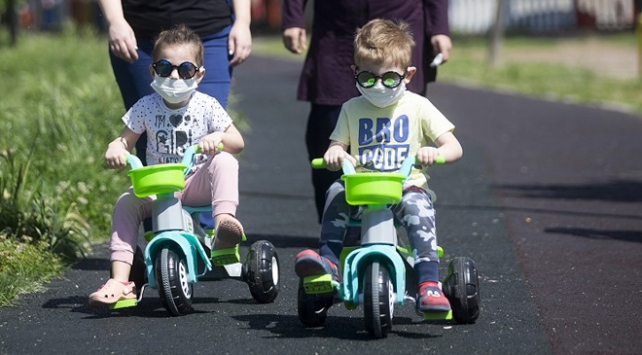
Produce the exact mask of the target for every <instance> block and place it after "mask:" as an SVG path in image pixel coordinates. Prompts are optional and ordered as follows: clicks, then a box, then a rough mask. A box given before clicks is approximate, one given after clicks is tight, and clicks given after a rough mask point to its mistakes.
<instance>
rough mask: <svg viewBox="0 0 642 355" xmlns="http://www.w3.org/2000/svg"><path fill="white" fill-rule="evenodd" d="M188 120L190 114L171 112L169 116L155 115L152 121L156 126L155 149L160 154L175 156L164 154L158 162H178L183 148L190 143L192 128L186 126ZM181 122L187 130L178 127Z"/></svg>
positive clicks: (183, 150)
mask: <svg viewBox="0 0 642 355" xmlns="http://www.w3.org/2000/svg"><path fill="white" fill-rule="evenodd" d="M190 121H191V116H190V115H186V116H182V115H178V114H172V115H170V116H169V117H167V116H165V115H156V120H155V122H154V124H155V126H156V127H157V128H158V129H156V151H157V152H158V153H160V154H167V155H175V156H176V157H169V156H165V157H164V158H163V159H162V161H160V162H159V163H178V162H180V160H181V159H182V158H181V157H182V156H183V154H184V153H185V150H186V149H187V148H188V147H190V146H191V145H192V130H191V129H189V128H188V127H189V124H190ZM183 123H184V124H183ZM181 124H182V126H184V128H187V130H180V129H178V128H179V127H180V126H181Z"/></svg>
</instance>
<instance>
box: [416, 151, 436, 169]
mask: <svg viewBox="0 0 642 355" xmlns="http://www.w3.org/2000/svg"><path fill="white" fill-rule="evenodd" d="M439 155H440V154H439V150H438V149H437V148H435V147H422V148H420V149H419V151H418V152H417V159H418V160H419V163H421V165H423V166H431V165H433V164H434V163H435V161H437V157H438V156H439Z"/></svg>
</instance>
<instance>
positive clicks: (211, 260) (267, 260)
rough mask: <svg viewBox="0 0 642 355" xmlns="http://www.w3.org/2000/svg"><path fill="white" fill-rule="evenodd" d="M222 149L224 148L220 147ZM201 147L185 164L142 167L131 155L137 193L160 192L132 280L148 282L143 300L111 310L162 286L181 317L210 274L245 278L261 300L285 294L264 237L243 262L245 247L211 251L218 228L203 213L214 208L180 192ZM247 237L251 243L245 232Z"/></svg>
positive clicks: (274, 254) (272, 251)
mask: <svg viewBox="0 0 642 355" xmlns="http://www.w3.org/2000/svg"><path fill="white" fill-rule="evenodd" d="M219 149H222V147H220V148H219ZM198 151H199V149H198V145H195V146H192V147H190V148H188V149H187V150H186V152H185V154H184V156H183V159H182V162H181V163H180V164H158V165H153V166H142V164H141V162H140V160H139V159H138V158H137V157H136V156H135V155H131V154H130V155H128V156H127V162H128V163H129V165H130V166H131V168H132V170H130V172H129V176H130V177H131V180H132V186H133V188H134V194H135V195H136V196H138V197H146V196H151V195H156V199H155V200H154V201H153V202H152V230H151V231H150V232H147V233H146V234H145V239H146V240H147V241H148V243H147V246H146V247H145V251H144V253H143V252H142V250H141V248H140V247H138V248H137V250H136V254H135V256H134V263H133V265H132V271H131V274H130V281H134V282H135V284H136V285H137V286H138V285H143V286H142V287H139V289H140V291H139V294H138V299H137V300H126V301H119V302H117V303H115V304H113V305H111V306H110V309H120V308H126V307H133V306H136V305H137V304H138V303H139V302H140V301H141V299H142V297H143V292H144V290H145V288H146V287H151V288H153V289H157V290H158V294H159V296H160V299H161V302H162V303H163V306H164V307H165V309H167V311H169V312H170V313H171V314H172V315H175V316H178V315H183V314H186V313H187V312H189V311H190V310H191V308H192V299H193V284H194V283H196V282H197V281H198V279H199V278H200V277H202V276H204V275H206V274H207V276H208V278H214V279H223V278H233V279H238V280H241V281H245V282H246V283H247V284H248V286H249V289H250V293H251V294H252V297H253V298H254V299H255V300H256V301H257V302H259V303H270V302H273V301H274V299H275V298H276V297H277V295H278V293H279V258H278V255H277V252H276V249H275V247H274V246H273V245H272V243H270V242H269V241H266V240H260V241H257V242H255V243H253V244H252V245H251V246H250V247H249V251H248V253H247V257H246V259H245V262H243V263H241V258H240V251H239V245H238V244H237V245H236V247H234V248H230V249H221V250H214V251H212V250H211V247H212V245H211V239H212V238H211V236H212V233H213V232H212V231H209V232H207V231H205V230H203V229H202V228H201V227H200V224H199V222H198V215H199V214H200V213H202V212H206V213H212V210H211V206H202V207H193V206H183V205H182V204H181V201H180V200H179V199H177V198H176V197H174V192H176V191H180V190H182V189H183V188H184V187H185V174H187V172H188V171H189V168H190V167H191V165H192V162H193V159H194V155H195V154H196V153H198ZM242 241H246V237H245V235H243V239H242Z"/></svg>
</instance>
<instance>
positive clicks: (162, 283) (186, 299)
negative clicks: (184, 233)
mask: <svg viewBox="0 0 642 355" xmlns="http://www.w3.org/2000/svg"><path fill="white" fill-rule="evenodd" d="M154 276H155V277H156V285H157V287H158V294H159V296H160V299H161V302H162V303H163V306H164V307H165V309H167V311H169V312H170V313H171V314H172V315H175V316H180V315H184V314H186V313H188V312H189V311H190V310H191V309H192V296H193V294H192V284H191V283H190V282H189V278H188V274H187V267H186V262H185V258H184V257H182V254H180V253H176V252H175V251H174V250H172V249H170V248H168V247H163V248H162V249H161V250H160V252H159V253H158V254H156V259H155V260H154Z"/></svg>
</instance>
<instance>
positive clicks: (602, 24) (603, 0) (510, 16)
mask: <svg viewBox="0 0 642 355" xmlns="http://www.w3.org/2000/svg"><path fill="white" fill-rule="evenodd" d="M635 1H636V0H506V1H505V4H506V11H505V12H504V13H505V15H506V17H505V19H504V21H505V22H504V23H505V27H506V29H507V30H520V31H524V32H528V33H550V32H562V31H568V30H570V29H576V28H593V29H597V30H623V29H631V28H633V27H634V26H635V19H636V8H635ZM497 4H498V0H450V8H449V21H450V28H451V30H452V31H453V32H459V33H465V34H483V33H486V32H487V31H489V30H490V29H491V28H492V26H493V24H494V22H495V14H496V11H497Z"/></svg>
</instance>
